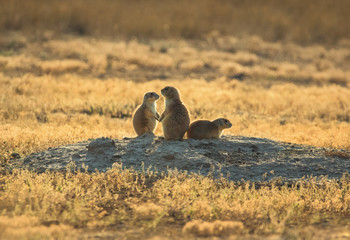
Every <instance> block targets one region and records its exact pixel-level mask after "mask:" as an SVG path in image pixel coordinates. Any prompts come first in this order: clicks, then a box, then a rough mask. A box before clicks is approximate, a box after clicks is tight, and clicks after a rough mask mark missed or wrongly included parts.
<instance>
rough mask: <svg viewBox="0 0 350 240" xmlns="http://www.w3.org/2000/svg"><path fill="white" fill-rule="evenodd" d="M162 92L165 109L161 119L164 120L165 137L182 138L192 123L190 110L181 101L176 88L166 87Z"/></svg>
mask: <svg viewBox="0 0 350 240" xmlns="http://www.w3.org/2000/svg"><path fill="white" fill-rule="evenodd" d="M161 93H162V95H163V96H164V97H165V109H164V112H163V113H162V115H161V116H160V118H159V121H160V122H162V128H163V133H164V139H165V140H182V138H183V136H184V135H185V133H186V131H187V129H188V126H189V125H190V116H189V113H188V110H187V108H186V106H185V105H184V104H183V103H182V102H181V100H180V94H179V91H178V90H177V89H176V88H174V87H165V88H163V89H162V91H161Z"/></svg>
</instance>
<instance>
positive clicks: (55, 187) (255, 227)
mask: <svg viewBox="0 0 350 240" xmlns="http://www.w3.org/2000/svg"><path fill="white" fill-rule="evenodd" d="M0 186H1V194H0V203H1V204H0V206H1V208H0V210H1V211H2V217H1V218H0V228H2V229H3V231H0V237H6V236H14V235H16V234H18V235H21V234H22V235H23V234H24V233H25V234H27V233H28V234H35V233H38V234H39V235H41V236H42V235H45V234H48V235H50V236H55V235H56V236H57V238H63V237H64V236H66V235H69V234H72V233H74V231H71V230H70V229H71V227H68V226H74V227H78V228H87V229H101V228H102V227H103V228H105V229H106V230H108V229H113V228H115V227H116V226H117V225H120V224H122V226H123V227H125V228H130V227H143V228H144V231H146V232H147V231H157V229H158V228H161V227H162V226H166V225H168V224H171V225H174V224H175V225H178V224H179V225H184V228H183V234H185V235H187V234H194V235H196V236H201V237H207V236H227V235H231V234H239V235H246V234H248V233H249V234H259V235H261V234H271V233H273V234H278V235H280V236H283V235H284V234H287V232H288V231H289V232H288V234H291V231H290V230H291V229H292V228H295V227H304V226H309V225H317V224H323V223H324V221H329V223H328V226H336V225H338V224H341V225H343V224H348V223H349V222H348V219H349V206H350V195H349V191H348V190H349V188H350V183H349V177H348V176H344V177H343V178H342V179H340V181H339V182H336V181H334V180H331V181H330V180H328V179H326V178H320V179H315V178H310V179H305V180H301V181H300V182H299V183H293V184H282V185H281V183H280V182H279V181H278V180H276V181H272V182H269V183H265V184H263V185H258V186H257V185H255V184H254V183H249V182H247V183H234V182H228V181H227V180H226V179H225V178H221V179H218V180H213V179H211V178H210V177H203V176H200V175H196V174H192V175H188V174H186V173H179V172H177V171H174V172H170V173H169V174H167V175H164V174H163V175H162V176H161V177H160V178H159V177H156V175H154V173H153V172H149V171H147V172H142V173H138V172H135V171H133V170H122V169H121V168H120V166H115V167H114V168H113V169H111V170H109V171H108V172H106V173H93V174H89V173H84V172H71V170H68V171H67V172H66V173H49V172H47V173H43V174H36V173H33V172H29V171H27V170H25V171H14V173H13V174H10V175H7V176H3V177H2V179H1V185H0ZM19 216H26V217H23V218H20V217H19ZM27 219H28V220H27ZM21 221H30V223H28V225H29V226H32V227H31V228H30V230H29V229H28V228H25V227H26V226H24V225H26V224H21ZM185 223H186V224H185ZM45 225H46V226H51V227H50V228H48V227H45ZM16 226H18V228H19V229H21V231H19V232H17V233H13V231H12V230H13V228H14V227H16ZM38 228H41V229H38ZM11 229H12V230H11ZM147 229H148V230H147ZM152 229H154V230H152ZM42 230H45V231H42ZM287 230H288V231H287ZM22 231H23V232H22ZM177 234H178V235H179V237H181V233H177Z"/></svg>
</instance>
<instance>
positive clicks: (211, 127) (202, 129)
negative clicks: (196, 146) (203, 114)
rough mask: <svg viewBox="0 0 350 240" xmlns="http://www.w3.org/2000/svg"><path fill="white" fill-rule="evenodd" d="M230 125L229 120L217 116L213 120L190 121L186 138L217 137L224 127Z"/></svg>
mask: <svg viewBox="0 0 350 240" xmlns="http://www.w3.org/2000/svg"><path fill="white" fill-rule="evenodd" d="M230 127H232V124H231V122H230V121H229V120H227V119H225V118H218V119H215V120H214V121H208V120H198V121H195V122H193V123H191V125H190V127H189V129H188V131H187V138H192V139H218V138H220V136H221V133H222V131H223V130H224V129H225V128H230Z"/></svg>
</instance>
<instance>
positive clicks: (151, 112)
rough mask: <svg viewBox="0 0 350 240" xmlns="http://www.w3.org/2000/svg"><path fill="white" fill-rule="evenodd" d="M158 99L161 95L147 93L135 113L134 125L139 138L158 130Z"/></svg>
mask: <svg viewBox="0 0 350 240" xmlns="http://www.w3.org/2000/svg"><path fill="white" fill-rule="evenodd" d="M158 99H159V95H158V94H157V93H155V92H147V93H145V95H144V97H143V102H142V104H141V105H140V106H139V107H138V108H137V109H136V111H135V112H134V114H133V119H132V123H133V126H134V129H135V132H136V133H137V135H138V136H140V135H142V134H144V133H146V132H153V131H154V129H155V128H156V126H157V120H158V119H159V114H158V113H157V110H156V101H157V100H158Z"/></svg>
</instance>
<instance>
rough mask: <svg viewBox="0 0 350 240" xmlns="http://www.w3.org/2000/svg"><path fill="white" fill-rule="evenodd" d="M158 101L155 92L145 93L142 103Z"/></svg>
mask: <svg viewBox="0 0 350 240" xmlns="http://www.w3.org/2000/svg"><path fill="white" fill-rule="evenodd" d="M158 99H159V95H158V94H157V93H155V92H146V93H145V96H144V97H143V102H144V103H153V102H155V101H157V100H158Z"/></svg>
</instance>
